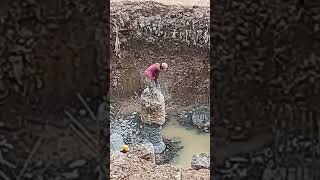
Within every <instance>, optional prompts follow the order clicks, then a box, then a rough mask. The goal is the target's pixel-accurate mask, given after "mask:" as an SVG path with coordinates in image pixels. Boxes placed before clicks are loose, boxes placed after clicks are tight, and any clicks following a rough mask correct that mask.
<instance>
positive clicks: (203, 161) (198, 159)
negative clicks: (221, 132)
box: [191, 153, 210, 170]
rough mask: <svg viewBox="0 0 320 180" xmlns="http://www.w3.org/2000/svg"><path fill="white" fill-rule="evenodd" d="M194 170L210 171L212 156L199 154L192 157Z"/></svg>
mask: <svg viewBox="0 0 320 180" xmlns="http://www.w3.org/2000/svg"><path fill="white" fill-rule="evenodd" d="M191 167H192V169H195V170H199V169H210V156H208V155H207V154H205V153H197V154H194V155H193V156H192V161H191Z"/></svg>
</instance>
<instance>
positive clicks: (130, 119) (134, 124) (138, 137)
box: [110, 112, 143, 144]
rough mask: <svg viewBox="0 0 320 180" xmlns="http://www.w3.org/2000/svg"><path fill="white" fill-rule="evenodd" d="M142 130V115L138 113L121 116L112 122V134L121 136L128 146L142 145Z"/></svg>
mask: <svg viewBox="0 0 320 180" xmlns="http://www.w3.org/2000/svg"><path fill="white" fill-rule="evenodd" d="M142 128H143V126H142V122H141V119H140V114H139V113H137V112H133V113H130V114H125V115H121V116H120V117H119V118H118V119H114V120H112V121H111V122H110V134H119V135H121V136H122V138H123V141H124V143H126V144H137V143H141V142H142V132H141V130H142Z"/></svg>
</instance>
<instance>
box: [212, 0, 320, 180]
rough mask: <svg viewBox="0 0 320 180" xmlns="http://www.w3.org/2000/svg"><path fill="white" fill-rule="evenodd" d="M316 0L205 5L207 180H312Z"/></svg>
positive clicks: (315, 162)
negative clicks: (207, 21) (207, 9)
mask: <svg viewBox="0 0 320 180" xmlns="http://www.w3.org/2000/svg"><path fill="white" fill-rule="evenodd" d="M319 13H320V4H319V2H317V1H311V0H310V1H309V0H304V1H303V0H302V1H300V0H297V1H282V0H273V1H253V0H249V1H237V0H236V1H234V0H233V1H231V0H227V1H221V0H216V1H214V2H213V3H211V36H210V37H211V38H210V40H211V59H210V60H211V63H210V65H211V113H212V114H211V117H212V118H211V122H212V123H211V125H212V131H211V157H212V166H211V167H213V169H212V173H211V174H212V175H213V179H219V180H223V179H277V178H280V179H319V178H320V174H319V172H318V169H319V165H320V163H319V147H320V146H319V121H320V114H319V108H318V107H319V97H320V96H319V88H318V87H319V70H318V67H319V62H320V55H319V45H320V41H319V37H320V36H319V35H320V31H319V29H320V28H319V16H320V15H319Z"/></svg>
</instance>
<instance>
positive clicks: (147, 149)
mask: <svg viewBox="0 0 320 180" xmlns="http://www.w3.org/2000/svg"><path fill="white" fill-rule="evenodd" d="M130 154H134V155H136V156H138V157H139V158H142V159H145V160H147V161H150V162H152V163H155V151H154V147H153V145H152V143H145V144H138V145H135V146H133V147H132V149H131V151H130Z"/></svg>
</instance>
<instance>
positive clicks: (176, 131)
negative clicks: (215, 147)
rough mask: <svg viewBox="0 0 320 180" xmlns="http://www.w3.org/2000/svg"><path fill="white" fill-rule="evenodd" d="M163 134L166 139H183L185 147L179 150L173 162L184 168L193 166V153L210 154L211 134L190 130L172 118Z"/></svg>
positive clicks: (182, 142)
mask: <svg viewBox="0 0 320 180" xmlns="http://www.w3.org/2000/svg"><path fill="white" fill-rule="evenodd" d="M162 136H163V137H164V138H166V139H173V140H178V141H181V145H182V146H183V149H182V150H180V151H179V152H178V154H179V156H178V157H177V158H176V159H175V160H174V162H172V164H174V165H177V166H181V167H184V168H190V167H191V159H192V155H193V154H195V153H201V152H204V153H206V154H210V135H209V134H207V133H206V134H202V133H201V134H200V133H198V131H197V130H196V129H192V130H188V129H186V128H184V127H182V126H180V125H179V124H178V122H177V121H176V120H175V119H171V120H170V121H169V122H168V123H167V124H166V125H165V126H164V127H163V130H162Z"/></svg>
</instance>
